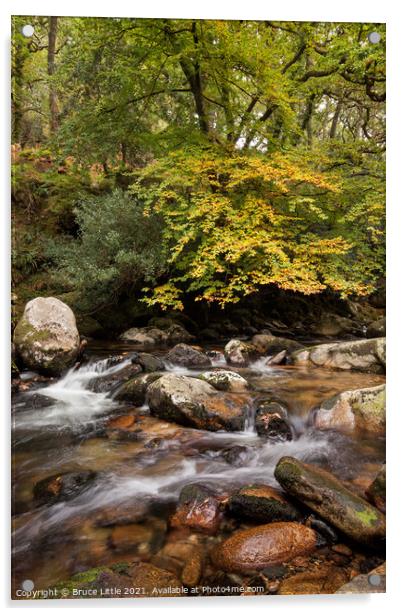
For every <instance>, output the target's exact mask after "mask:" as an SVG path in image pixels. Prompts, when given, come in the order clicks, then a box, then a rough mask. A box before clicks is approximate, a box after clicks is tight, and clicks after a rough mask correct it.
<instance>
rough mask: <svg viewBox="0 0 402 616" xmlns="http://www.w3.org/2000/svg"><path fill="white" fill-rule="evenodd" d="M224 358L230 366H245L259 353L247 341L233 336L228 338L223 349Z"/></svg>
mask: <svg viewBox="0 0 402 616" xmlns="http://www.w3.org/2000/svg"><path fill="white" fill-rule="evenodd" d="M224 353H225V359H226V361H227V363H228V364H230V365H232V366H239V367H245V366H248V365H249V363H250V362H251V361H253V360H254V359H257V357H258V355H259V353H258V350H257V349H256V347H255V346H254V345H253V344H250V343H249V342H244V341H243V340H238V339H237V338H233V339H232V340H229V342H228V343H227V345H226V346H225V349H224Z"/></svg>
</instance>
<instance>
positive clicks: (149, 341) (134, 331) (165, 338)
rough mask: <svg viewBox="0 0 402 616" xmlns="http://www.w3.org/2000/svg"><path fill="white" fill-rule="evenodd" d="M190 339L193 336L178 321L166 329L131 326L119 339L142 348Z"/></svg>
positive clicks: (188, 340)
mask: <svg viewBox="0 0 402 616" xmlns="http://www.w3.org/2000/svg"><path fill="white" fill-rule="evenodd" d="M192 339H193V336H192V335H191V334H189V333H188V331H187V330H186V329H184V327H183V326H182V325H179V324H178V323H175V324H173V325H171V326H170V327H168V328H167V329H159V328H158V327H153V326H147V327H132V328H130V329H128V330H127V331H125V332H123V333H122V334H121V336H120V340H122V341H123V342H131V343H132V344H135V345H138V346H141V347H144V348H151V347H155V346H164V345H167V344H171V343H172V344H176V343H177V342H190V340H192Z"/></svg>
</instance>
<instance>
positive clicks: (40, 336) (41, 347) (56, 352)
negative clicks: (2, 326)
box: [14, 297, 80, 376]
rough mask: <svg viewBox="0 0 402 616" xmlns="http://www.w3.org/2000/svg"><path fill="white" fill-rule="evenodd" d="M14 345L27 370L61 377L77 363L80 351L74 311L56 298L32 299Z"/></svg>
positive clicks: (17, 331) (16, 333) (17, 328)
mask: <svg viewBox="0 0 402 616" xmlns="http://www.w3.org/2000/svg"><path fill="white" fill-rule="evenodd" d="M14 344H15V348H16V352H17V355H18V357H19V358H20V359H21V360H22V362H23V364H24V365H25V366H26V367H27V368H29V369H30V370H35V371H37V372H41V373H43V374H46V375H50V376H58V375H60V374H61V372H63V370H65V369H66V368H69V367H70V366H72V365H73V364H74V362H75V360H76V359H77V356H78V352H79V348H80V336H79V333H78V329H77V325H76V322H75V316H74V313H73V311H72V310H71V308H69V307H68V306H67V304H64V303H63V302H61V301H60V300H59V299H56V298H55V297H37V298H35V299H32V300H31V301H30V302H28V303H27V305H26V306H25V310H24V314H23V315H22V317H21V319H20V321H19V322H18V324H17V327H16V328H15V331H14Z"/></svg>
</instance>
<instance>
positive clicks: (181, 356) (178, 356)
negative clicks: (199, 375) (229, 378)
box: [166, 342, 211, 368]
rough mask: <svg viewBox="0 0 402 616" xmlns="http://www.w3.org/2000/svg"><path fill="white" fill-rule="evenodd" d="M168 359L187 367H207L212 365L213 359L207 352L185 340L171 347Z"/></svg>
mask: <svg viewBox="0 0 402 616" xmlns="http://www.w3.org/2000/svg"><path fill="white" fill-rule="evenodd" d="M166 360H167V361H168V362H170V363H171V364H174V365H176V366H184V367H185V368H205V367H207V366H210V365H211V360H210V358H209V357H208V356H207V355H206V354H205V353H203V352H202V351H199V350H198V349H195V348H194V347H192V346H190V345H189V344H185V343H183V342H181V343H179V344H176V346H174V347H173V349H170V351H169V353H168V354H167V355H166Z"/></svg>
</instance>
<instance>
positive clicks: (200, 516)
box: [170, 484, 222, 535]
mask: <svg viewBox="0 0 402 616" xmlns="http://www.w3.org/2000/svg"><path fill="white" fill-rule="evenodd" d="M221 519H222V514H221V512H220V509H219V501H218V500H217V498H216V497H215V495H214V494H213V492H211V490H209V488H207V487H206V486H203V485H200V484H189V485H187V486H185V487H184V488H183V489H182V491H181V492H180V497H179V503H178V506H177V509H176V513H175V514H174V515H173V516H172V517H171V519H170V524H171V526H172V527H173V528H176V527H180V526H187V527H189V528H191V529H192V530H195V531H199V532H203V533H207V534H211V535H215V534H216V533H217V531H218V529H219V524H220V522H221Z"/></svg>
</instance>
